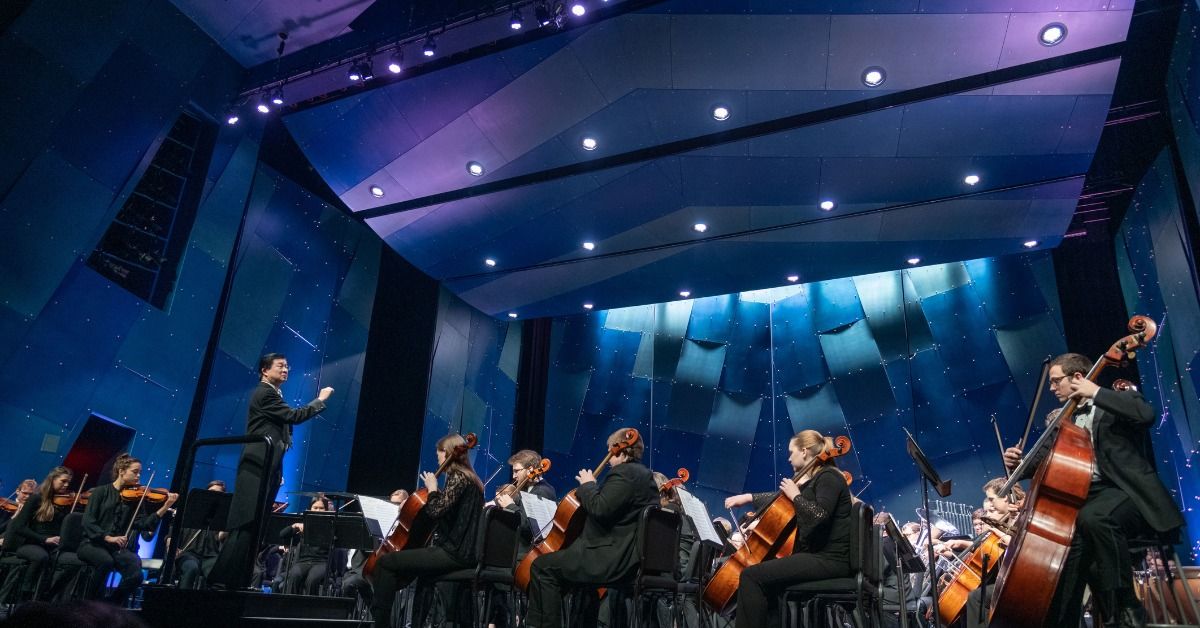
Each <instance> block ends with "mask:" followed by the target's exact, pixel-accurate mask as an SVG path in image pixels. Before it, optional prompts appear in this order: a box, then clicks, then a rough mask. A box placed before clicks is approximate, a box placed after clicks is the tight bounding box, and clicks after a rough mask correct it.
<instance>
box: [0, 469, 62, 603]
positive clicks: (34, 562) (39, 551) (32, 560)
mask: <svg viewBox="0 0 1200 628" xmlns="http://www.w3.org/2000/svg"><path fill="white" fill-rule="evenodd" d="M72 477H73V474H72V473H71V470H70V469H68V468H66V467H54V468H53V469H51V470H50V473H49V474H47V475H46V479H44V480H42V483H41V485H40V486H38V487H37V492H35V493H33V494H32V495H31V496H30V497H29V498H28V499H26V500H25V504H24V506H22V507H21V510H20V511H19V512H17V515H16V517H14V518H13V520H12V523H11V524H10V525H9V530H8V533H7V535H6V538H7V540H6V541H5V547H6V548H8V549H9V550H10V551H13V552H15V553H16V555H17V556H18V557H20V558H24V559H25V560H27V561H29V567H28V568H27V569H26V570H25V580H24V583H23V584H22V586H21V590H22V591H30V590H32V589H33V587H34V585H36V584H37V582H38V580H39V579H40V578H41V577H42V572H43V571H44V570H45V568H46V565H47V564H49V562H50V558H51V556H52V555H53V554H55V553H56V552H58V546H59V543H60V542H61V539H60V538H59V534H58V533H59V530H61V529H62V522H63V519H64V518H66V516H67V509H66V508H63V507H59V506H55V505H54V496H55V495H58V494H59V493H66V492H67V487H69V486H70V485H71V478H72ZM16 575H17V570H13V571H12V573H10V574H9V577H8V578H7V579H6V580H5V582H4V587H3V590H2V591H0V600H7V599H9V595H10V594H11V592H12V588H13V587H15V586H16V585H17V582H16V578H15V576H16Z"/></svg>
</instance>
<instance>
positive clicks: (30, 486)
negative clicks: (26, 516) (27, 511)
mask: <svg viewBox="0 0 1200 628" xmlns="http://www.w3.org/2000/svg"><path fill="white" fill-rule="evenodd" d="M37 489H38V483H37V480H35V479H33V478H30V479H28V480H24V481H22V482H21V483H20V484H18V485H17V490H16V491H14V492H13V501H14V502H16V504H17V509H16V510H14V511H12V512H9V511H7V510H4V511H0V547H3V546H4V537H5V536H7V535H8V534H7V533H8V524H9V522H10V521H12V520H13V519H15V518H16V517H17V513H19V512H21V507H22V506H24V505H25V500H27V499H29V498H30V496H32V495H33V494H34V493H36V492H37Z"/></svg>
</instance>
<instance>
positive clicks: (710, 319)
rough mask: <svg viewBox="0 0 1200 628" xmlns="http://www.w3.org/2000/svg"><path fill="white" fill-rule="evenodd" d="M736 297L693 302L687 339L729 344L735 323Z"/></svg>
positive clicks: (730, 296) (727, 295) (709, 298)
mask: <svg viewBox="0 0 1200 628" xmlns="http://www.w3.org/2000/svg"><path fill="white" fill-rule="evenodd" d="M733 306H734V295H731V294H726V295H722V296H717V297H707V298H704V299H696V300H694V301H693V302H692V317H691V320H690V321H689V323H688V330H687V337H688V338H691V339H692V340H707V341H708V342H728V341H729V328H730V325H731V324H732V323H733V316H734V314H735V313H734V311H733Z"/></svg>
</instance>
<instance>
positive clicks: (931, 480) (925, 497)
mask: <svg viewBox="0 0 1200 628" xmlns="http://www.w3.org/2000/svg"><path fill="white" fill-rule="evenodd" d="M901 429H903V430H904V433H905V434H906V435H907V436H908V439H907V442H906V443H905V448H906V449H907V450H908V455H909V457H911V458H912V460H913V463H915V464H916V465H917V470H918V471H920V472H921V507H922V508H924V509H925V512H926V513H928V512H929V485H930V484H932V485H933V488H934V490H936V491H937V493H938V495H940V496H942V497H949V496H950V480H942V477H941V476H940V475H938V472H937V471H936V470H935V469H934V468H933V464H932V463H931V462H929V458H927V457H926V456H925V452H923V451H921V447H920V446H919V445H917V440H916V439H915V438H913V435H912V432H909V431H908V428H901ZM926 525H928V526H930V529H929V543H928V546H929V565H928V568H929V584H930V586H931V589H930V590H931V591H932V592H933V625H934V626H936V627H938V628H941V625H942V618H941V616H940V615H939V614H938V591H937V561H936V560H935V558H934V556H933V522H932V521H930V520H929V519H928V518H926Z"/></svg>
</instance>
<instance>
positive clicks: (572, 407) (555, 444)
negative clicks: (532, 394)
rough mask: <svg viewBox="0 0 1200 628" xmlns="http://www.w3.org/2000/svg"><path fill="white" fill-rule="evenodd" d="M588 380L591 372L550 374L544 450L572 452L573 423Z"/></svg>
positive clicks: (562, 371) (547, 387) (580, 409)
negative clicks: (545, 448)
mask: <svg viewBox="0 0 1200 628" xmlns="http://www.w3.org/2000/svg"><path fill="white" fill-rule="evenodd" d="M591 377H592V372H591V371H581V372H574V373H573V372H569V371H564V370H562V369H554V370H553V371H551V374H550V379H549V380H548V381H547V385H546V389H547V392H546V439H545V440H546V447H547V448H549V449H553V450H555V451H569V450H570V449H571V441H573V440H574V439H575V428H576V424H577V423H578V421H579V415H580V412H581V411H582V408H583V399H584V395H586V394H587V390H588V385H589V383H590V380H591Z"/></svg>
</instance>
